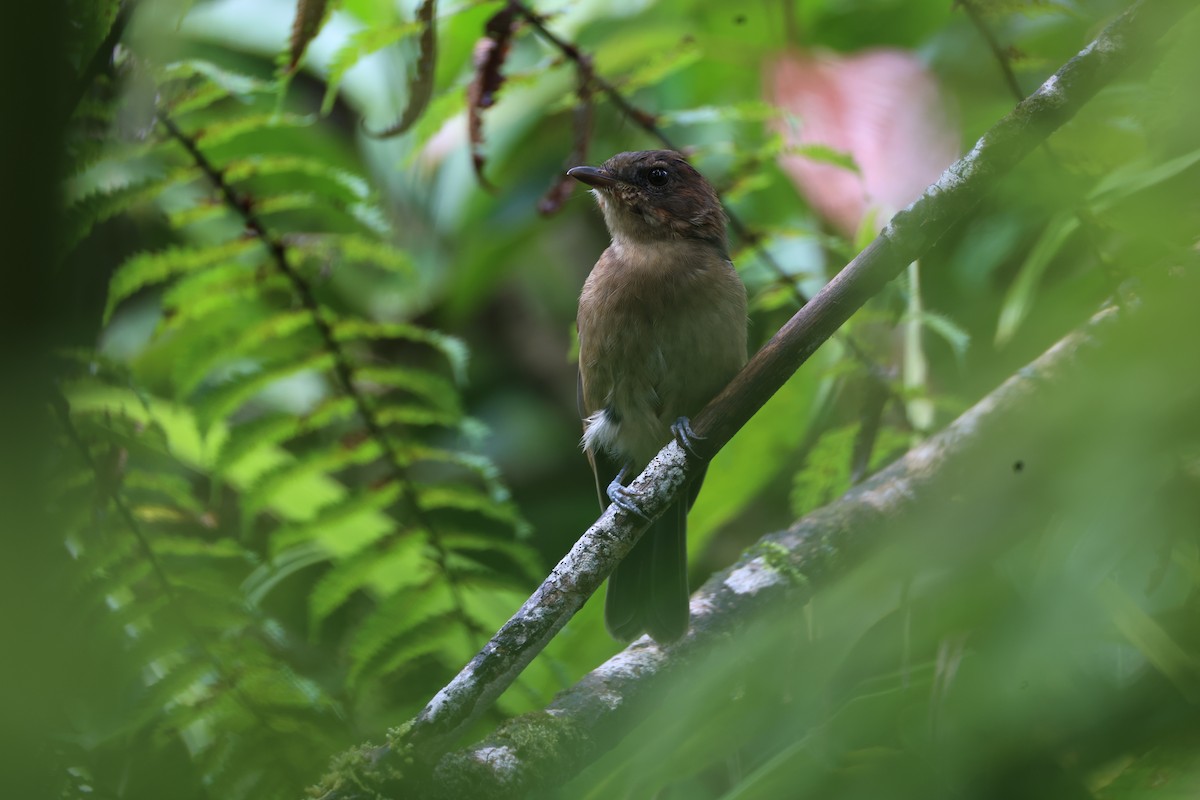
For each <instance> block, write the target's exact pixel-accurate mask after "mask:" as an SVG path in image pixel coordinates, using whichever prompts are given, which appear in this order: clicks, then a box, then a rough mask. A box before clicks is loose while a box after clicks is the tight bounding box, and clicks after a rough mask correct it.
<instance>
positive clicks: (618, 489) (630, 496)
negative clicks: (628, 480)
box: [605, 466, 650, 522]
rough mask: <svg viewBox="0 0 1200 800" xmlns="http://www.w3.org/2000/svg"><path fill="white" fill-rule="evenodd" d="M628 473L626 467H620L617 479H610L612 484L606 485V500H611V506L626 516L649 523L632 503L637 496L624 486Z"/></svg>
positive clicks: (634, 503) (648, 519) (646, 517)
mask: <svg viewBox="0 0 1200 800" xmlns="http://www.w3.org/2000/svg"><path fill="white" fill-rule="evenodd" d="M628 471H629V467H628V466H624V467H621V471H620V472H618V473H617V477H615V478H613V479H612V483H610V484H609V485H608V489H607V490H606V492H605V493H606V494H607V495H608V499H609V500H611V501H612V504H613V505H614V506H616V507H617V508H619V509H621V510H622V511H624V512H626V513H628V514H632V515H633V516H635V517H637V518H639V519H642V520H644V521H646V522H649V521H650V518H649V517H648V516H646V514H645V513H644V512H643V511H642V510H641V509H640V508H638V507H637V503H636V502H634V501H635V499H636V498H637V494H635V493H634V492H631V491H630V490H629V487H628V486H626V485H625V475H626V473H627V472H628Z"/></svg>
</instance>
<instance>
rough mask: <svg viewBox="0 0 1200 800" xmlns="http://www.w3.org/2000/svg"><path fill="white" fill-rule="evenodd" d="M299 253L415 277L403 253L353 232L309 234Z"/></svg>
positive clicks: (308, 256) (320, 259) (326, 262)
mask: <svg viewBox="0 0 1200 800" xmlns="http://www.w3.org/2000/svg"><path fill="white" fill-rule="evenodd" d="M297 251H298V253H299V254H300V255H302V256H303V257H305V258H308V259H311V260H315V261H317V262H319V263H322V264H338V265H348V264H358V265H366V266H370V267H373V268H375V269H378V270H380V271H382V272H388V273H393V274H396V275H400V276H403V277H406V278H415V277H416V275H417V270H416V266H415V265H414V264H413V262H412V258H411V257H409V255H408V254H407V253H405V252H404V251H403V250H400V249H398V248H396V247H393V246H392V245H390V244H387V243H386V242H382V241H379V240H378V239H373V238H369V237H367V236H362V235H360V234H355V233H345V234H340V235H332V234H330V235H323V236H315V237H312V239H311V240H310V241H306V242H305V246H304V247H303V248H297Z"/></svg>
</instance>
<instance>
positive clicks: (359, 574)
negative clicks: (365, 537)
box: [308, 536, 437, 631]
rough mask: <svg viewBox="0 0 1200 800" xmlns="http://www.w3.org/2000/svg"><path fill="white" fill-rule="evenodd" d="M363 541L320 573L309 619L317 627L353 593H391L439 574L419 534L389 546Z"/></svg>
mask: <svg viewBox="0 0 1200 800" xmlns="http://www.w3.org/2000/svg"><path fill="white" fill-rule="evenodd" d="M370 544H373V542H367V543H364V544H363V546H362V547H360V548H359V549H358V550H357V551H354V552H352V553H348V554H346V555H344V556H343V558H342V559H341V560H339V561H338V562H336V563H335V564H334V565H333V567H332V568H331V569H330V570H329V571H328V572H327V573H325V575H323V576H322V577H321V579H320V580H319V581H318V582H317V585H316V586H314V587H313V591H312V593H311V594H310V595H309V603H308V607H309V623H310V626H311V628H312V629H313V630H314V631H315V630H316V629H317V628H319V627H320V625H321V623H322V622H324V621H325V620H326V619H327V618H328V617H329V615H330V614H332V613H334V612H335V611H337V610H338V609H339V608H341V607H342V606H343V605H344V604H345V603H346V601H347V600H349V599H350V597H351V596H352V595H354V594H355V593H356V592H360V591H369V592H372V593H374V594H377V595H379V596H388V595H391V594H393V593H395V592H398V591H400V590H401V589H405V588H411V587H416V586H424V585H427V584H428V583H429V582H430V581H433V580H434V579H435V578H436V577H437V573H436V572H435V568H434V565H433V563H432V562H431V561H430V560H429V558H428V557H427V556H426V553H425V548H426V544H425V541H424V540H423V538H422V537H420V536H403V537H400V538H397V539H393V540H392V541H391V542H390V543H389V544H388V546H387V547H386V548H375V547H370V546H369V545H370Z"/></svg>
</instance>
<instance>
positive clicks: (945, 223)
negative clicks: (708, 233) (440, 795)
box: [325, 0, 1192, 798]
mask: <svg viewBox="0 0 1200 800" xmlns="http://www.w3.org/2000/svg"><path fill="white" fill-rule="evenodd" d="M1191 7H1192V6H1191V2H1190V0H1155V2H1144V1H1139V2H1137V3H1135V4H1134V5H1133V6H1132V7H1131V8H1130V9H1129V10H1128V11H1126V12H1125V13H1124V14H1123V15H1121V16H1120V17H1119V18H1117V19H1116V20H1115V21H1114V22H1113V23H1112V24H1111V25H1109V26H1108V27H1107V28H1106V29H1105V30H1104V31H1103V32H1102V33H1101V34H1100V36H1099V37H1097V39H1096V40H1095V41H1093V42H1092V43H1091V44H1089V45H1088V46H1087V47H1086V48H1084V50H1083V51H1081V52H1080V53H1079V54H1078V55H1077V56H1076V57H1075V58H1073V59H1071V60H1070V61H1069V62H1067V63H1066V64H1065V65H1064V66H1063V67H1062V68H1061V69H1060V70H1059V71H1058V72H1057V73H1055V74H1054V75H1052V76H1051V77H1050V78H1049V79H1048V80H1047V81H1046V82H1045V83H1044V84H1043V85H1042V87H1041V88H1040V89H1038V91H1036V92H1035V93H1034V94H1032V95H1031V96H1030V97H1028V98H1026V99H1025V100H1024V101H1022V102H1021V103H1020V104H1019V105H1018V106H1017V107H1016V108H1015V109H1014V110H1013V111H1012V112H1011V113H1010V114H1009V115H1008V116H1006V117H1005V118H1004V119H1002V120H1001V121H1000V122H998V123H997V124H996V125H995V126H993V127H992V128H991V129H990V130H989V131H988V132H987V133H985V134H984V136H983V138H981V139H980V140H979V142H977V143H976V145H975V147H974V148H973V149H972V150H971V152H970V153H968V154H967V155H966V156H964V157H963V158H962V159H960V160H959V161H958V162H957V163H955V164H954V165H952V166H951V167H950V168H949V169H948V170H947V171H946V173H945V174H944V175H943V176H942V178H941V179H940V180H939V181H938V182H937V183H935V184H934V185H933V186H931V187H929V189H927V190H926V192H925V194H924V195H923V196H922V197H921V198H920V199H918V200H917V201H916V202H915V203H913V204H912V205H911V206H909V207H908V208H907V209H905V210H904V211H902V212H900V213H899V214H897V215H896V216H895V217H893V218H892V220H891V222H890V223H889V224H888V226H887V228H886V229H885V230H884V231H883V233H881V234H880V235H879V237H878V238H877V239H876V240H875V241H874V242H872V243H871V244H870V245H869V246H868V247H867V248H866V249H865V250H864V251H863V252H862V253H860V254H859V255H858V256H857V257H856V258H855V259H854V260H853V261H851V262H850V264H849V265H847V266H846V268H845V269H843V270H842V271H841V272H840V273H839V274H838V275H837V276H836V277H835V278H834V279H833V280H832V281H830V282H829V284H827V285H826V286H825V287H824V288H823V289H822V290H821V291H820V292H819V293H818V294H817V295H816V296H815V297H813V299H812V300H811V301H810V302H809V303H808V304H807V305H806V306H804V307H803V308H802V309H800V311H798V312H797V313H796V315H795V316H793V317H792V319H791V320H789V321H788V323H787V324H785V325H784V327H783V328H782V329H780V331H779V332H778V333H777V334H776V335H775V336H774V337H773V338H772V339H771V341H770V342H768V343H767V344H766V345H765V346H764V347H763V349H762V350H760V351H759V352H758V354H756V355H755V356H754V358H753V359H751V361H750V362H749V363H748V364H747V365H746V367H745V368H744V369H743V370H742V371H741V372H740V373H739V374H738V375H737V376H736V377H735V378H734V380H733V381H732V382H731V383H730V384H729V385H728V386H727V387H726V388H725V389H724V390H723V391H722V392H721V393H720V394H719V395H718V396H717V397H716V398H715V399H714V400H713V401H712V402H711V403H709V405H708V406H707V407H706V408H705V409H704V410H703V411H701V412H700V414H699V415H697V416H696V417H695V418H694V419H693V427H694V428H695V429H696V431H697V432H698V433H699V434H700V435H701V436H703V437H706V438H705V439H704V440H703V441H702V442H701V443H700V444H701V445H702V446H703V449H704V452H703V453H702V455H704V456H706V457H711V456H712V455H714V454H715V453H716V452H717V451H718V450H720V448H721V447H722V446H724V444H725V443H726V442H728V441H729V439H730V438H732V436H733V435H734V433H736V432H737V430H738V429H740V428H741V427H742V426H743V425H744V424H745V423H746V422H747V421H748V420H749V419H750V417H751V416H752V415H753V414H754V413H755V412H756V411H758V409H759V408H761V407H762V405H763V404H764V403H765V402H766V401H767V399H768V398H769V397H770V396H771V395H773V394H774V393H775V392H776V391H777V390H778V389H779V387H780V386H782V385H783V383H784V382H785V381H786V380H787V379H788V378H789V377H790V376H791V375H792V374H793V373H794V372H795V371H796V369H797V368H799V367H800V365H801V364H803V363H804V361H806V360H807V359H808V357H809V356H810V355H812V353H813V352H815V351H816V350H817V348H818V347H819V346H820V345H821V344H822V343H823V342H824V341H825V340H826V339H828V338H829V337H830V336H831V335H832V334H833V333H834V331H836V330H837V329H838V327H840V326H841V325H842V324H843V323H844V322H845V321H846V320H847V319H848V318H849V317H850V315H851V314H853V313H854V312H855V311H856V310H857V309H858V308H859V307H860V306H861V305H862V304H863V303H864V302H865V301H866V300H867V299H868V298H869V297H871V296H872V295H873V294H875V293H876V292H877V291H879V289H880V288H882V287H883V285H884V284H886V283H887V282H888V281H889V280H891V279H892V278H893V277H895V276H896V275H897V274H899V272H900V271H901V270H902V269H904V268H905V267H906V266H907V265H908V264H909V263H911V262H912V261H913V260H915V259H917V258H918V257H920V256H921V255H922V254H923V253H925V252H926V251H927V250H928V249H929V248H930V247H932V246H933V244H934V243H935V242H936V241H937V239H938V238H939V237H940V236H942V235H943V234H944V233H945V232H946V231H948V230H949V229H950V228H951V227H952V226H953V225H954V224H955V223H957V222H958V221H959V220H961V219H962V218H963V217H964V216H965V215H966V214H967V213H968V212H969V211H970V210H971V208H972V207H973V206H974V205H975V204H976V203H977V202H978V200H979V199H980V198H981V197H982V196H983V194H984V193H985V192H986V191H987V190H988V189H990V188H991V187H992V185H993V184H994V183H995V182H996V180H997V179H998V178H999V177H1000V176H1002V175H1003V174H1005V173H1006V172H1007V171H1009V170H1010V169H1012V167H1013V166H1015V165H1016V164H1017V163H1018V162H1019V161H1020V160H1021V159H1022V158H1024V157H1025V156H1026V155H1027V154H1028V153H1029V152H1030V151H1031V150H1033V149H1034V148H1035V147H1037V146H1038V144H1039V143H1040V142H1041V141H1042V140H1043V139H1045V138H1046V137H1047V136H1049V135H1050V134H1051V133H1052V132H1053V131H1055V130H1056V129H1057V128H1058V127H1060V126H1061V125H1063V124H1064V123H1065V122H1067V121H1068V120H1069V119H1070V118H1071V117H1072V116H1073V115H1074V114H1075V113H1076V112H1077V111H1078V110H1079V109H1080V108H1081V107H1082V106H1083V104H1084V103H1086V102H1087V101H1088V100H1089V99H1091V97H1092V96H1093V95H1094V94H1095V93H1096V92H1097V91H1099V90H1100V88H1102V87H1103V86H1104V85H1105V84H1107V83H1108V82H1110V81H1111V80H1113V79H1114V78H1115V77H1116V76H1117V75H1118V74H1119V73H1120V72H1121V71H1122V70H1123V69H1125V68H1126V67H1127V66H1128V65H1129V64H1130V63H1131V62H1132V61H1133V60H1134V59H1135V58H1136V57H1137V56H1138V55H1139V54H1140V53H1141V52H1142V50H1143V48H1145V47H1147V46H1148V45H1151V44H1153V43H1154V42H1156V41H1157V40H1158V39H1159V38H1160V37H1161V36H1162V35H1163V34H1164V33H1165V32H1166V31H1167V30H1168V29H1169V27H1170V26H1171V25H1172V24H1173V23H1174V22H1175V21H1176V20H1177V19H1179V18H1180V17H1181V16H1182V15H1183V14H1184V13H1185V12H1187V11H1189V10H1190V9H1191ZM699 466H700V465H699V464H698V463H696V462H693V461H689V459H688V457H687V455H686V454H685V453H684V451H683V450H682V448H680V447H679V445H678V444H677V443H675V442H671V443H670V444H668V445H667V446H666V447H664V448H663V450H662V451H661V452H660V453H659V454H658V456H656V457H655V458H654V459H653V460H652V461H651V463H650V465H649V466H648V467H647V468H646V470H645V471H644V472H643V473H642V474H641V475H640V476H638V478H637V479H636V480H635V481H634V482H633V483H632V484H631V485H630V487H629V488H630V490H631V492H632V493H633V494H634V495H635V496H636V497H637V498H638V499H639V501H640V506H641V510H642V511H643V512H644V513H645V515H646V517H647V518H650V519H653V518H655V517H657V516H658V515H659V514H661V513H662V512H663V511H664V510H665V509H666V508H667V507H668V506H669V505H670V504H671V503H672V502H673V501H674V499H675V497H676V496H677V495H678V494H679V493H680V491H681V490H682V489H683V487H684V486H685V485H686V484H687V483H688V481H689V479H690V478H691V477H693V476H694V475H695V474H696V470H697V469H698V468H699ZM870 485H871V486H874V485H875V484H874V483H872V484H870ZM864 490H865V487H864ZM645 527H646V523H645V522H644V521H642V520H639V519H637V518H635V517H634V516H633V515H631V514H628V513H627V512H625V511H623V510H620V509H618V508H617V507H616V506H609V508H608V510H607V511H605V513H604V514H603V515H602V516H601V517H600V518H599V519H598V520H597V521H596V522H595V523H594V524H593V525H592V526H591V527H590V528H589V529H588V530H587V532H586V533H584V535H583V536H582V537H581V538H580V539H579V541H578V542H577V543H576V544H575V546H574V547H573V548H572V549H571V551H570V552H569V553H568V554H567V555H566V556H565V557H564V558H563V559H562V561H560V562H559V564H558V565H557V566H556V567H555V568H554V569H553V570H552V571H551V573H550V575H549V577H548V578H547V579H546V581H545V582H544V583H543V584H542V585H541V586H540V587H539V588H538V589H537V591H536V592H534V594H533V596H532V597H530V598H529V600H528V601H526V603H525V604H524V605H523V606H522V607H521V609H520V610H519V611H518V612H517V613H516V614H515V615H514V616H513V617H512V619H510V620H509V621H508V622H507V623H505V624H504V626H503V627H502V628H501V629H500V630H499V631H498V632H497V633H496V635H495V636H494V637H493V638H492V640H491V641H490V642H489V643H488V644H487V645H486V646H485V647H484V649H483V650H482V651H480V652H479V654H477V655H476V656H475V657H474V658H473V659H471V661H470V662H469V663H468V664H467V665H466V666H465V667H464V668H463V670H462V671H461V672H460V673H459V674H458V676H456V677H455V678H454V680H452V681H451V682H450V684H448V685H447V686H446V687H445V688H444V689H442V690H441V691H440V692H438V694H437V695H436V696H435V697H434V698H433V700H431V701H430V703H429V704H428V705H427V706H426V707H425V709H424V710H423V711H422V712H421V713H420V714H419V715H418V716H417V718H416V719H414V720H413V721H412V722H411V723H409V724H408V725H407V726H405V727H404V728H403V729H401V730H399V731H397V732H396V733H395V734H394V735H393V736H391V737H390V741H389V744H388V745H387V746H385V747H382V748H377V749H374V750H370V749H366V750H361V751H359V752H358V753H357V755H356V756H354V757H352V759H351V763H349V764H344V765H343V770H342V771H343V773H344V772H345V771H349V772H351V773H353V775H354V779H353V782H352V783H354V784H357V782H358V781H362V780H366V781H368V782H370V781H371V780H372V779H371V778H370V777H369V776H370V775H374V776H375V778H377V779H378V778H380V777H381V776H387V777H386V778H384V779H382V780H381V781H380V786H381V787H382V790H383V791H386V792H389V793H391V790H393V789H396V788H399V787H398V785H397V781H400V784H399V786H404V785H405V784H404V781H407V780H412V779H419V778H420V777H421V775H420V774H418V773H420V772H422V771H423V770H431V769H432V767H433V764H434V763H435V762H436V760H437V759H438V758H440V757H441V756H442V754H443V753H444V752H446V750H448V748H449V747H450V746H451V745H452V744H453V743H454V741H455V740H456V739H457V737H458V736H459V735H461V733H462V732H463V731H464V729H465V728H466V727H467V726H468V725H470V724H471V722H473V721H474V720H475V719H477V718H478V717H479V716H480V715H481V714H482V713H483V712H484V711H485V710H486V709H487V708H488V707H489V705H490V704H491V703H492V701H494V700H495V698H497V697H498V696H499V695H500V694H501V692H503V691H504V689H505V688H506V687H507V686H508V685H509V684H510V683H511V682H512V681H513V680H514V679H515V677H516V676H517V675H518V674H520V672H521V670H523V669H524V667H525V666H526V665H527V664H528V663H529V662H530V661H532V660H533V658H534V656H535V655H537V653H538V652H540V651H541V650H542V648H544V647H545V645H546V644H547V643H548V642H549V641H550V639H551V638H552V637H553V636H554V635H555V633H557V632H558V630H559V629H560V628H562V626H563V625H565V624H566V622H567V620H568V619H569V618H570V617H571V616H572V615H574V613H575V612H576V611H577V610H578V609H579V608H580V607H581V606H582V605H583V603H584V601H585V600H586V599H587V598H588V597H589V596H590V595H591V594H592V593H593V592H594V591H595V590H596V589H597V588H599V586H600V583H601V582H602V581H603V580H604V578H605V577H606V576H607V575H608V573H609V572H610V571H611V569H612V567H613V566H614V565H615V564H616V563H617V561H619V560H620V559H621V558H622V557H624V556H625V555H626V554H627V553H628V552H629V550H630V549H631V548H632V547H633V545H634V544H635V543H636V541H637V538H638V536H639V535H640V534H641V533H642V531H643V530H644V528H645ZM851 533H852V532H851ZM847 535H849V534H847ZM699 624H700V625H702V624H703V621H700V622H699ZM685 641H686V640H685ZM680 646H681V647H682V646H683V645H680ZM673 651H674V650H673V648H665V649H664V648H659V647H658V646H656V645H654V644H651V643H647V642H639V643H638V644H635V645H634V646H632V647H631V648H630V649H629V650H627V651H626V654H627V656H628V657H629V658H631V659H633V660H634V662H635V664H636V663H645V661H646V660H649V661H651V662H654V661H657V660H661V659H663V658H666V657H667V656H668V655H669V654H670V653H672V652H673ZM639 654H640V655H639ZM618 658H621V657H620V656H619V657H618ZM638 659H641V661H638ZM610 663H611V662H610ZM344 779H345V775H344V774H343V775H341V776H337V775H335V776H331V778H330V781H329V782H328V784H327V786H326V791H325V797H327V798H335V797H352V796H355V794H356V791H357V790H350V791H346V786H347V784H344V783H342V780H344Z"/></svg>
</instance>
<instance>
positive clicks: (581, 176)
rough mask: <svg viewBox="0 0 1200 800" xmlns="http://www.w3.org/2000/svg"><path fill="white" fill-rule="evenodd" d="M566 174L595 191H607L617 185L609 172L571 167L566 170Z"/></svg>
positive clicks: (591, 168) (592, 168)
mask: <svg viewBox="0 0 1200 800" xmlns="http://www.w3.org/2000/svg"><path fill="white" fill-rule="evenodd" d="M567 174H568V175H570V176H571V177H572V178H574V179H575V180H577V181H580V182H581V183H586V184H587V185H588V186H595V187H596V188H597V189H607V188H608V187H609V186H615V185H616V184H617V183H618V181H617V179H616V178H615V177H614V176H613V174H612V173H611V172H606V171H605V170H602V169H597V168H595V167H571V168H570V169H569V170H567Z"/></svg>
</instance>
